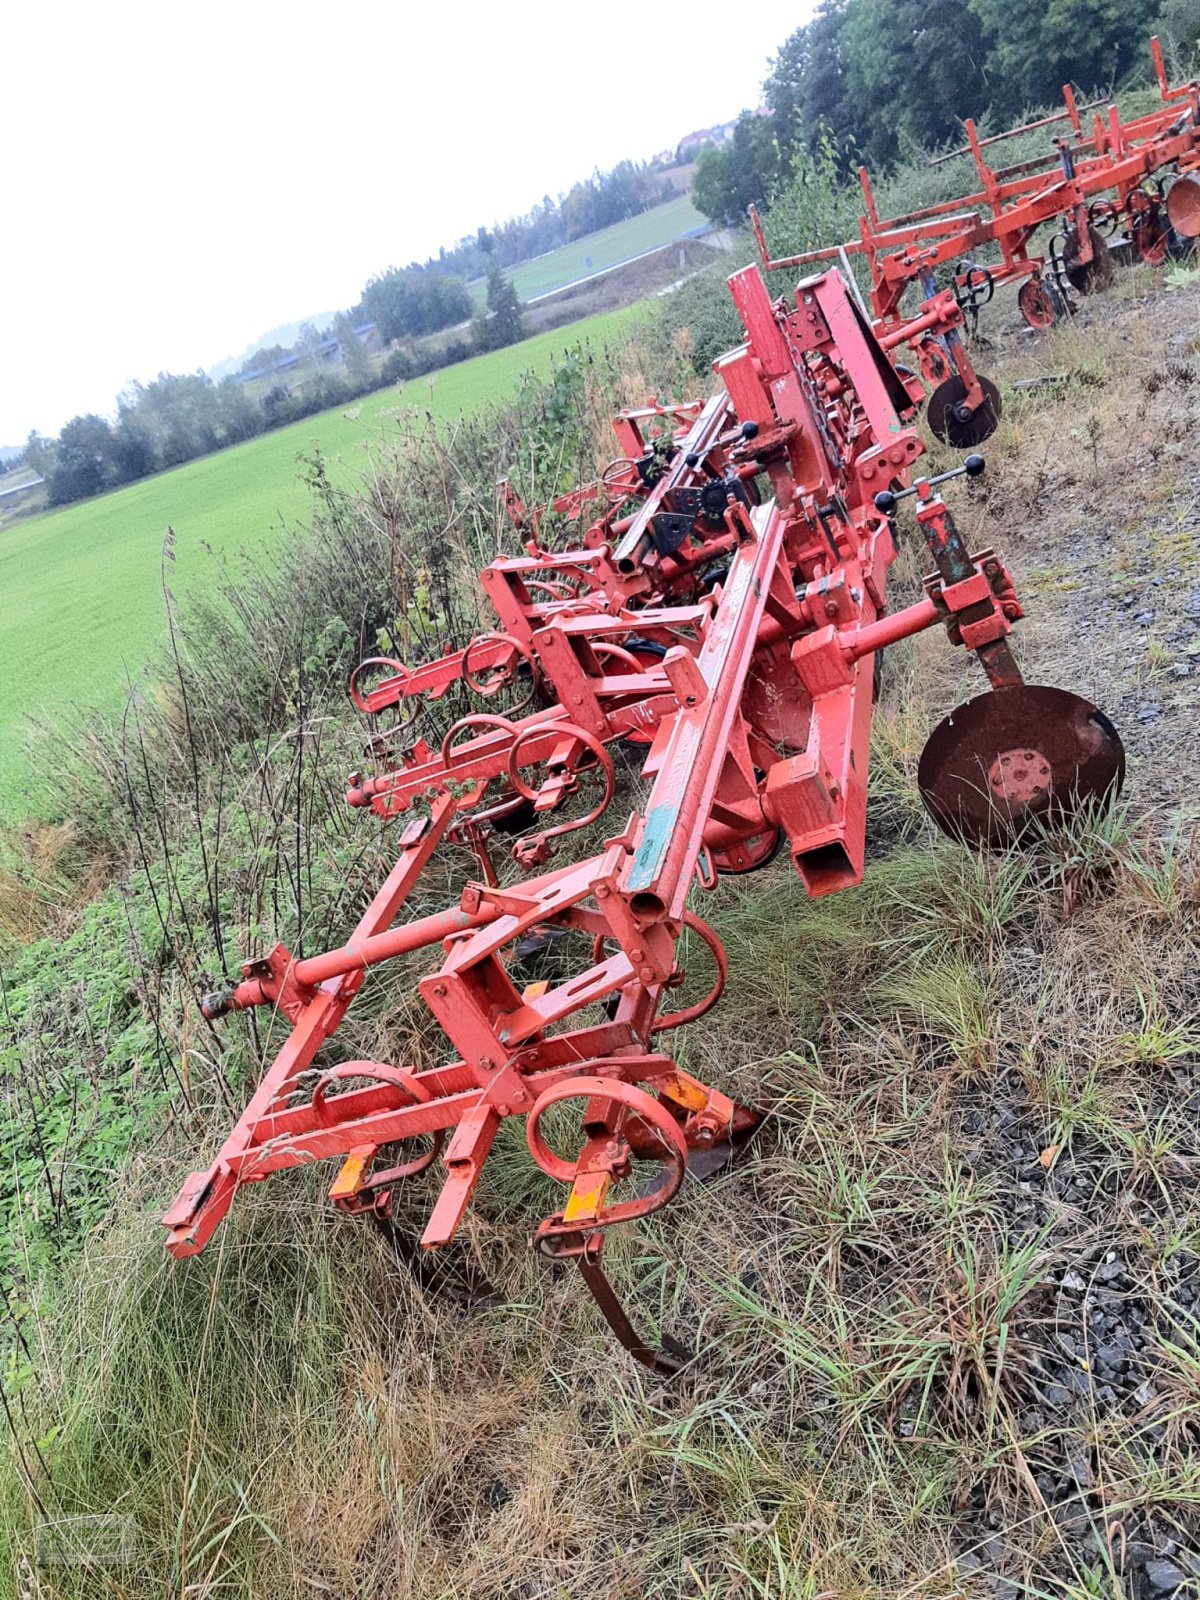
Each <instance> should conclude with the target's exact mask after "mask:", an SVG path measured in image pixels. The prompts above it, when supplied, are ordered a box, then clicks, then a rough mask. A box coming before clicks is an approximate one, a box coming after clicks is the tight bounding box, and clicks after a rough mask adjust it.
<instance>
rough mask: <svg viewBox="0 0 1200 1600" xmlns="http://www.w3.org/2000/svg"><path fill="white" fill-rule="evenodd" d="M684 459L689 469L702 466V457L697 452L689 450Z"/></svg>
mask: <svg viewBox="0 0 1200 1600" xmlns="http://www.w3.org/2000/svg"><path fill="white" fill-rule="evenodd" d="M683 459H684V460H685V461H686V462H687V464H688V466H689V467H698V466H699V465H700V456H699V454H698V452H697V451H695V450H689V451H688V453H687V455H685V456H684V458H683Z"/></svg>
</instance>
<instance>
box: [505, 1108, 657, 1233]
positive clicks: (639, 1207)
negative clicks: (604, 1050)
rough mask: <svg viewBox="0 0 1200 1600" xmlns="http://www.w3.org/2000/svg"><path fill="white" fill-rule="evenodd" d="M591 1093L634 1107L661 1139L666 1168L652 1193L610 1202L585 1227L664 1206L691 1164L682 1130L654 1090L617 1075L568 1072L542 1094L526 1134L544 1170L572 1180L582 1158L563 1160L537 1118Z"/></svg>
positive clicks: (645, 1213) (608, 1225)
mask: <svg viewBox="0 0 1200 1600" xmlns="http://www.w3.org/2000/svg"><path fill="white" fill-rule="evenodd" d="M593 1099H598V1100H607V1101H609V1102H615V1103H616V1104H617V1105H619V1106H620V1107H621V1108H622V1110H624V1111H629V1112H632V1114H633V1115H634V1116H635V1117H637V1118H638V1119H639V1120H640V1121H642V1122H644V1123H646V1124H647V1126H648V1127H650V1128H652V1129H653V1131H654V1132H655V1133H656V1134H657V1135H658V1137H659V1139H660V1140H661V1142H662V1147H663V1156H664V1161H665V1164H666V1166H667V1171H666V1174H665V1176H664V1178H663V1181H662V1183H660V1184H659V1185H658V1186H657V1187H656V1188H654V1189H651V1190H650V1191H649V1193H644V1194H640V1195H638V1196H636V1197H635V1198H634V1199H632V1200H624V1201H621V1202H620V1203H619V1204H617V1205H615V1206H611V1207H609V1208H608V1211H607V1212H606V1214H604V1215H603V1216H600V1217H597V1218H595V1220H593V1221H590V1222H588V1223H587V1225H586V1230H585V1231H588V1232H591V1231H593V1230H596V1229H599V1228H611V1227H612V1226H613V1225H614V1223H618V1222H628V1221H629V1220H631V1219H632V1218H633V1217H643V1216H648V1215H649V1213H650V1212H652V1211H658V1210H660V1209H661V1208H662V1207H663V1206H665V1205H666V1204H667V1202H668V1201H669V1200H671V1199H673V1198H674V1196H675V1195H676V1194H677V1193H678V1192H679V1186H680V1185H681V1184H682V1182H683V1175H684V1173H685V1171H686V1170H687V1158H688V1150H687V1142H686V1141H685V1139H684V1136H683V1130H682V1129H681V1128H680V1126H679V1124H678V1123H677V1122H676V1121H675V1118H674V1117H673V1116H672V1115H671V1113H670V1112H669V1111H668V1110H667V1109H666V1107H665V1106H664V1105H663V1104H662V1102H661V1101H659V1100H656V1099H655V1098H654V1096H653V1095H652V1094H648V1093H647V1092H646V1090H645V1089H641V1088H639V1087H638V1086H637V1085H636V1084H632V1083H623V1082H622V1081H621V1079H619V1078H598V1077H595V1078H593V1077H587V1078H564V1079H563V1080H562V1082H561V1083H556V1084H552V1085H551V1087H550V1088H549V1089H547V1090H545V1091H544V1093H542V1094H541V1095H540V1096H539V1097H538V1099H537V1100H536V1101H535V1103H534V1106H533V1109H532V1110H531V1111H530V1113H529V1115H528V1117H527V1118H526V1120H525V1138H526V1142H527V1143H528V1145H529V1153H530V1155H531V1156H532V1157H533V1159H534V1161H536V1162H537V1164H538V1166H539V1167H540V1168H541V1169H542V1171H543V1172H545V1173H547V1174H548V1175H549V1176H550V1177H552V1178H557V1179H558V1181H559V1182H560V1183H573V1182H574V1181H575V1177H576V1174H577V1172H578V1169H579V1163H578V1161H564V1160H563V1158H562V1157H561V1156H557V1155H555V1154H554V1152H553V1150H551V1149H550V1147H549V1146H548V1145H547V1143H546V1141H545V1140H544V1139H543V1138H542V1135H541V1131H540V1129H539V1127H538V1124H539V1122H540V1121H541V1119H542V1117H543V1115H544V1114H545V1112H546V1111H548V1110H549V1108H550V1107H551V1106H552V1105H557V1104H558V1103H559V1102H560V1101H562V1100H593ZM561 1227H562V1224H561V1221H560V1219H556V1222H555V1225H554V1228H553V1231H560V1229H561Z"/></svg>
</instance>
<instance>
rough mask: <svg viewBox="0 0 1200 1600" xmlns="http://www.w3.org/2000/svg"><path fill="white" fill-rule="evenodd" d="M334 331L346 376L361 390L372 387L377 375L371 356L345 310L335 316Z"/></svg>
mask: <svg viewBox="0 0 1200 1600" xmlns="http://www.w3.org/2000/svg"><path fill="white" fill-rule="evenodd" d="M333 332H334V337H335V338H336V339H337V342H338V348H339V349H340V350H341V352H342V365H343V366H344V367H345V369H346V377H347V378H348V379H349V381H350V382H351V384H352V385H353V386H354V387H355V388H356V389H357V390H359V391H360V392H361V391H362V390H365V389H368V388H370V386H371V383H372V380H373V379H374V376H375V374H374V372H373V371H372V368H371V358H370V356H369V355H368V354H367V352H366V350H365V348H364V347H363V342H362V340H361V339H360V338H359V337H358V335H357V334H356V333H355V331H354V323H353V322H352V321H351V320H350V318H349V317H348V316H347V315H346V313H345V312H344V311H343V312H340V313H339V314H338V315H337V316H336V317H335V318H334V322H333Z"/></svg>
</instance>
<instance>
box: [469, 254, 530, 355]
mask: <svg viewBox="0 0 1200 1600" xmlns="http://www.w3.org/2000/svg"><path fill="white" fill-rule="evenodd" d="M471 337H472V339H473V341H474V343H475V347H476V349H478V350H502V349H503V348H504V346H505V345H509V344H516V343H517V342H518V341H519V340H521V339H523V338H524V337H525V320H524V318H523V317H522V315H521V302H520V301H519V300H518V299H517V291H516V290H515V289H514V288H513V286H512V281H511V280H510V279H509V278H506V277H505V276H504V273H503V272H502V271H501V270H500V264H499V262H497V261H496V260H495V259H493V260H492V261H491V263H490V264H489V266H488V281H487V311H486V313H485V312H483V311H482V310H480V311H477V312H476V314H475V316H474V318H473V319H472V322H471Z"/></svg>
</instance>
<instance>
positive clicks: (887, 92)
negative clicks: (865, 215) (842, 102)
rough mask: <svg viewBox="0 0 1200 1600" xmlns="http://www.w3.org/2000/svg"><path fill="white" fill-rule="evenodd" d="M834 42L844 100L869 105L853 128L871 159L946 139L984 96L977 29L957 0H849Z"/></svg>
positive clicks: (981, 43)
mask: <svg viewBox="0 0 1200 1600" xmlns="http://www.w3.org/2000/svg"><path fill="white" fill-rule="evenodd" d="M838 49H839V55H840V59H841V64H842V71H843V75H844V82H845V89H846V99H847V101H848V103H849V104H851V105H853V106H856V107H869V108H870V110H869V115H867V116H864V117H862V118H861V119H860V120H859V121H858V124H857V129H856V132H857V146H858V149H859V150H860V151H861V153H862V155H863V156H864V157H865V159H866V160H867V162H868V164H870V165H871V166H882V165H884V164H885V163H887V162H890V161H892V160H894V159H895V158H896V157H897V156H898V155H901V154H904V153H907V152H911V150H912V148H913V147H914V146H915V147H918V148H927V147H929V146H930V145H936V144H941V143H944V142H945V141H946V140H947V139H948V138H951V137H953V135H955V134H956V133H957V132H958V131H959V125H960V121H961V119H962V118H963V117H968V116H972V115H977V114H978V112H979V111H980V110H981V109H982V107H983V106H984V104H985V103H986V100H987V93H986V85H985V81H984V76H983V65H984V58H985V54H986V46H985V43H984V37H983V29H982V27H981V26H980V23H979V19H978V17H977V16H975V14H974V13H973V12H971V11H969V10H967V9H966V8H965V7H964V6H963V5H962V3H961V0H854V3H853V4H851V5H850V6H849V7H848V8H847V10H846V12H845V13H844V16H843V20H842V27H841V32H840V34H839V42H838ZM914 61H919V62H920V64H921V87H920V92H919V93H914V84H913V72H912V64H913V62H914Z"/></svg>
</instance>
